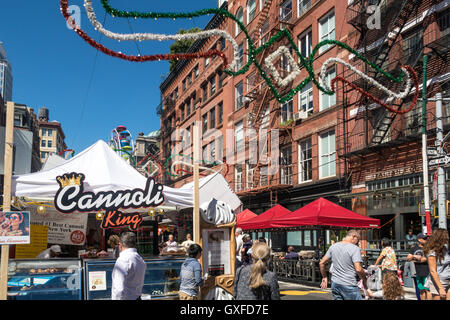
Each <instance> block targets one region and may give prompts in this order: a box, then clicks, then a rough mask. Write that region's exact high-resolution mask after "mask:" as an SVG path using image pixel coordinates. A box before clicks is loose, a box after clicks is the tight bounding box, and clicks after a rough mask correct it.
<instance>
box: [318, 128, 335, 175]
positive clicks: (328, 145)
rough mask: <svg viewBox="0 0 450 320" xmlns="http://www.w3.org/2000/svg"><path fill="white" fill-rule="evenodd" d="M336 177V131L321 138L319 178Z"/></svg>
mask: <svg viewBox="0 0 450 320" xmlns="http://www.w3.org/2000/svg"><path fill="white" fill-rule="evenodd" d="M335 175H336V137H335V133H334V130H331V131H328V132H326V133H323V134H321V135H320V136H319V178H320V179H322V178H326V177H331V176H335Z"/></svg>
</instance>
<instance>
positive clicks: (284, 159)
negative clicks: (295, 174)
mask: <svg viewBox="0 0 450 320" xmlns="http://www.w3.org/2000/svg"><path fill="white" fill-rule="evenodd" d="M280 156H281V159H280V165H281V184H292V146H288V147H286V148H283V149H281V153H280Z"/></svg>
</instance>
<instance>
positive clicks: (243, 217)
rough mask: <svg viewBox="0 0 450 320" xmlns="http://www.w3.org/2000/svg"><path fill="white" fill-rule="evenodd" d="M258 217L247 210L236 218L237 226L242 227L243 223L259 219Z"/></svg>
mask: <svg viewBox="0 0 450 320" xmlns="http://www.w3.org/2000/svg"><path fill="white" fill-rule="evenodd" d="M257 216H258V215H257V214H256V213H254V212H252V211H250V210H248V209H245V210H244V211H242V212H241V213H239V214H238V215H237V216H236V219H237V226H238V227H240V226H241V223H243V222H246V221H248V220H250V219H253V218H255V217H257Z"/></svg>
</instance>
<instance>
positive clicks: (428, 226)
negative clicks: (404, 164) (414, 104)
mask: <svg viewBox="0 0 450 320" xmlns="http://www.w3.org/2000/svg"><path fill="white" fill-rule="evenodd" d="M427 62H428V56H427V55H424V56H423V73H422V78H423V85H422V166H423V201H424V206H425V222H426V234H428V235H430V234H431V212H430V211H431V210H430V188H429V186H428V155H427ZM422 226H423V218H422Z"/></svg>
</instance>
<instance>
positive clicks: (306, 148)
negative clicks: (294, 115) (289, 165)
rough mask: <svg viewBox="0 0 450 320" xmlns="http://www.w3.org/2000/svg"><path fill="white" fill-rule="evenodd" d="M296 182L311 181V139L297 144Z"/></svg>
mask: <svg viewBox="0 0 450 320" xmlns="http://www.w3.org/2000/svg"><path fill="white" fill-rule="evenodd" d="M298 149H299V150H298V154H299V156H298V158H299V159H298V163H299V166H298V170H299V173H298V182H299V183H302V182H307V181H311V180H312V143H311V138H309V139H306V140H303V141H300V142H299V143H298Z"/></svg>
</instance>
